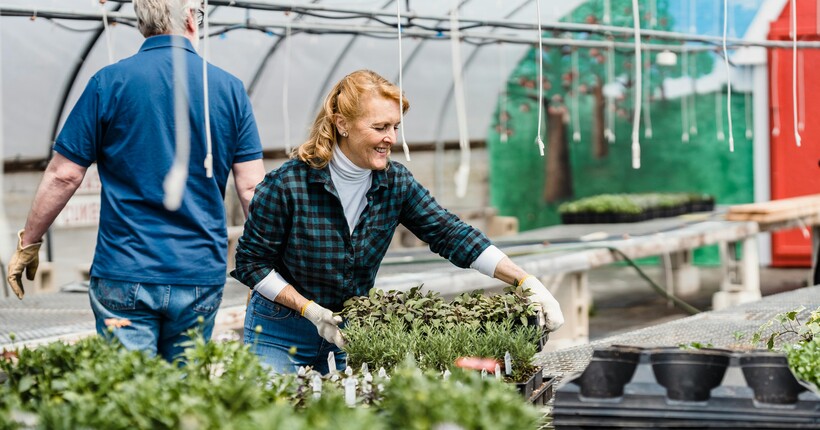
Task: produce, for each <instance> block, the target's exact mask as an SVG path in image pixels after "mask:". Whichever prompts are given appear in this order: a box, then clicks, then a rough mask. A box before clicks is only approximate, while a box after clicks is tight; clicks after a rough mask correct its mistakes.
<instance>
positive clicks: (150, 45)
mask: <svg viewBox="0 0 820 430" xmlns="http://www.w3.org/2000/svg"><path fill="white" fill-rule="evenodd" d="M172 47H182V48H184V49H185V50H187V51H191V52H192V53H194V54H196V53H197V52H196V50H195V49H194V46H193V45H191V41H190V40H188V39H187V38H186V37H182V36H176V35H171V34H160V35H158V36H151V37H149V38H147V39H145V42H142V46H141V47H140V52H143V51H148V50H151V49H156V48H172Z"/></svg>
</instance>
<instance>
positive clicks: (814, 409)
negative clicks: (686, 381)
mask: <svg viewBox="0 0 820 430" xmlns="http://www.w3.org/2000/svg"><path fill="white" fill-rule="evenodd" d="M580 375H581V374H580V373H576V374H574V375H571V376H570V375H568V376H567V377H566V378H565V379H564V380H563V382H562V385H561V386H560V387H558V389H557V390H556V399H555V406H554V409H553V417H554V424H555V426H556V428H558V429H574V428H777V429H792V428H813V429H817V428H820V397H819V396H817V395H816V394H814V393H813V392H811V391H804V392H802V393H801V394H800V395H799V397H798V401H797V402H796V403H794V404H790V405H773V404H764V403H760V402H757V401H755V399H754V392H753V391H752V389H751V388H750V387H749V386H748V385H747V384H746V380H745V378H744V376H743V372H742V370H741V368H740V366H739V362H738V357H737V354H733V355H732V357H731V358H730V360H729V366H728V367H727V369H726V374H725V375H724V377H723V380H722V382H721V384H720V385H719V386H718V387H717V388H715V389H713V390H712V391H711V396H710V398H709V399H708V400H705V401H692V402H687V401H674V400H670V399H669V398H668V397H667V394H666V388H664V387H663V386H661V385H660V384H658V383H657V382H656V381H655V376H654V373H653V370H652V365H651V364H650V362H649V353H648V352H643V353H642V354H641V358H640V362H639V364H638V366H637V368H636V370H635V375H634V376H633V377H632V380H631V381H630V382H629V383H627V384H626V385H625V386H624V394H623V396H621V397H616V398H610V399H598V398H585V397H583V396H582V395H581V393H580V387H579V386H578V385H577V384H575V383H573V381H575V380H577V379H578V378H579V377H580ZM684 377H685V376H684Z"/></svg>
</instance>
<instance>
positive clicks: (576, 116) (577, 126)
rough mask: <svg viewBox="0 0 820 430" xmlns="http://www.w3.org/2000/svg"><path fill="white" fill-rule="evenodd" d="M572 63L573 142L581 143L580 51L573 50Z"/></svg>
mask: <svg viewBox="0 0 820 430" xmlns="http://www.w3.org/2000/svg"><path fill="white" fill-rule="evenodd" d="M571 62H572V70H571V72H570V73H571V76H572V141H573V142H580V141H581V114H580V112H579V111H580V110H581V107H580V100H579V94H578V93H579V92H580V90H579V89H578V80H579V79H580V78H581V74H580V73H579V71H578V50H577V49H575V48H572V55H571Z"/></svg>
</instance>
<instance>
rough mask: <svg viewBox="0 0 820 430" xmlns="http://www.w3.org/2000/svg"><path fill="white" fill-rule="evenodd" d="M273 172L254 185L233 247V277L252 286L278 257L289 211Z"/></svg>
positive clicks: (273, 264)
mask: <svg viewBox="0 0 820 430" xmlns="http://www.w3.org/2000/svg"><path fill="white" fill-rule="evenodd" d="M285 200H286V199H285V196H284V190H283V187H282V182H281V180H280V179H279V178H278V177H277V176H276V171H274V172H271V173H269V174H268V175H267V176H265V179H264V180H263V181H262V183H260V184H259V185H258V186H257V187H256V192H255V193H254V196H253V199H252V200H251V203H250V207H249V209H248V219H247V220H246V221H245V228H244V231H243V232H242V236H240V237H239V242H238V243H237V246H236V278H237V279H238V280H239V281H240V282H242V283H243V284H245V285H247V286H249V287H255V286H257V285H259V284H260V283H262V281H263V280H264V279H265V278H266V277H267V276H268V275H269V274H270V273H271V271H272V270H275V262H277V261H279V260H280V255H281V249H282V246H283V243H284V240H285V232H287V231H289V230H290V220H291V214H290V210H289V209H288V205H287V203H286V201H285Z"/></svg>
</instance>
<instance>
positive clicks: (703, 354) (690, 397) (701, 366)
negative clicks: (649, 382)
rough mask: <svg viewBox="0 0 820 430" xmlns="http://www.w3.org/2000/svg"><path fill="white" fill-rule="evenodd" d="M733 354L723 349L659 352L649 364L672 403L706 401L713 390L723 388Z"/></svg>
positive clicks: (659, 350) (651, 358)
mask: <svg viewBox="0 0 820 430" xmlns="http://www.w3.org/2000/svg"><path fill="white" fill-rule="evenodd" d="M730 355H731V354H730V352H729V351H727V350H721V349H712V348H704V349H691V350H684V349H680V348H657V349H654V350H652V351H651V353H650V355H649V360H650V362H651V363H652V372H653V373H654V374H655V380H656V381H657V382H658V383H659V384H660V385H662V386H663V387H664V388H666V396H667V397H668V398H670V399H672V400H682V401H696V402H700V401H706V400H709V397H710V396H711V391H712V389H713V388H715V387H717V386H718V385H720V383H721V381H722V380H723V375H724V374H725V373H726V367H727V366H728V365H729V358H730Z"/></svg>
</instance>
